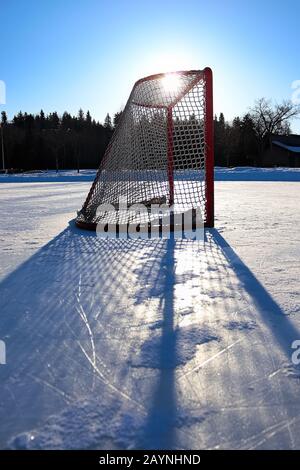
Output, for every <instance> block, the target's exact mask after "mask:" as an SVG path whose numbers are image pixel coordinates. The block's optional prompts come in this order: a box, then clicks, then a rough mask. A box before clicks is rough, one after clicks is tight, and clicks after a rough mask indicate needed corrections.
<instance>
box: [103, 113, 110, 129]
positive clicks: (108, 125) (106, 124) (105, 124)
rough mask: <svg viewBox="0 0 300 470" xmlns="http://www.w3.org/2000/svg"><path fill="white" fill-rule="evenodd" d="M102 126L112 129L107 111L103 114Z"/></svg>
mask: <svg viewBox="0 0 300 470" xmlns="http://www.w3.org/2000/svg"><path fill="white" fill-rule="evenodd" d="M104 127H105V128H106V129H109V130H112V122H111V117H110V115H109V114H108V113H107V115H106V116H105V119H104Z"/></svg>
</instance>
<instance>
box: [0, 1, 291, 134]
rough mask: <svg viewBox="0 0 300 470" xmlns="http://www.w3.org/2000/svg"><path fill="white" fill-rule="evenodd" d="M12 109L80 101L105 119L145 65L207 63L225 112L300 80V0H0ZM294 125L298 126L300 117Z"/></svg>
mask: <svg viewBox="0 0 300 470" xmlns="http://www.w3.org/2000/svg"><path fill="white" fill-rule="evenodd" d="M0 6H1V8H0V24H1V55H0V57H1V62H0V64H1V67H0V80H4V81H5V83H6V104H5V105H1V106H0V108H1V110H2V109H5V110H6V111H7V112H8V114H9V117H12V115H13V114H14V113H16V112H18V111H19V110H20V109H21V110H23V111H27V112H33V113H35V112H39V110H40V109H41V108H43V109H44V111H45V112H51V111H54V110H57V111H58V112H59V113H62V112H63V111H64V110H68V111H70V112H71V113H73V114H76V113H77V111H78V109H79V108H80V107H82V108H83V109H84V110H85V111H86V110H87V109H89V110H90V111H91V113H92V115H93V116H94V117H95V118H96V119H99V120H100V121H103V120H104V117H105V114H106V113H107V112H109V113H110V114H113V113H114V112H116V111H118V110H119V109H120V108H121V107H122V106H124V105H125V103H126V100H127V97H128V95H129V92H130V90H131V87H132V85H133V83H134V82H135V81H136V80H137V79H138V78H141V77H143V76H145V75H148V74H152V73H156V72H164V71H171V70H176V69H189V68H193V69H195V68H196V69H200V68H204V67H205V66H210V67H211V68H212V69H213V72H214V97H215V112H217V113H219V112H220V111H223V112H224V113H225V117H226V118H227V119H231V118H232V117H234V116H235V115H240V114H243V113H244V112H246V111H247V110H248V108H249V106H251V105H252V104H253V102H254V100H255V99H257V98H260V97H262V96H264V97H267V98H273V99H274V100H277V101H281V100H282V99H289V98H291V96H292V92H293V90H292V88H291V84H292V82H293V81H295V80H300V67H299V46H300V28H299V17H300V4H299V2H297V1H294V0H286V1H285V2H274V1H268V0H264V1H262V0H260V1H257V0H253V1H243V2H241V1H236V0H227V1H226V0H223V1H219V0H217V1H211V2H209V1H207V0H206V1H202V0H184V1H183V0H181V1H177V0H172V1H169V0H160V1H157V0H151V1H143V0H139V1H138V0H111V1H108V0H105V1H103V0H73V1H71V0H44V1H40V0H39V1H38V0H35V1H34V0H26V1H25V0H23V1H22V0H10V1H5V0H0ZM293 130H294V131H297V132H300V124H299V122H295V123H294V125H293Z"/></svg>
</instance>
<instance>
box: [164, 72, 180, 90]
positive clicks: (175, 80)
mask: <svg viewBox="0 0 300 470" xmlns="http://www.w3.org/2000/svg"><path fill="white" fill-rule="evenodd" d="M162 83H163V87H164V89H165V90H166V91H167V92H169V93H175V92H176V91H177V90H178V89H179V87H180V78H179V76H178V75H176V73H174V74H173V73H172V74H167V75H165V76H164V78H163V79H162Z"/></svg>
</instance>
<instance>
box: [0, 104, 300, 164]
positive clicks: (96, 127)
mask: <svg viewBox="0 0 300 470" xmlns="http://www.w3.org/2000/svg"><path fill="white" fill-rule="evenodd" d="M257 106H258V113H256V114H255V113H252V114H249V113H248V114H245V115H244V116H243V117H242V118H240V117H236V118H234V119H233V121H232V122H230V123H229V122H227V121H226V120H225V117H224V114H223V113H220V115H219V116H215V118H214V139H215V165H217V166H228V167H230V166H260V164H261V155H262V151H263V149H264V147H265V146H266V145H267V144H268V138H269V135H271V133H272V132H273V131H276V133H281V134H285V135H287V134H289V133H290V127H289V123H288V121H285V120H284V119H287V118H288V117H289V114H288V113H290V114H291V112H293V113H295V111H294V108H293V106H292V105H288V106H287V105H285V106H286V107H285V108H284V113H285V114H284V113H282V106H281V107H280V108H279V112H280V113H281V114H280V113H279V112H278V110H277V109H276V110H275V112H273V115H272V109H271V108H270V105H269V104H268V102H267V101H265V100H264V99H262V100H261V101H260V102H258V104H257ZM262 106H263V107H265V108H266V112H267V113H268V116H271V119H269V123H270V125H269V126H267V127H266V125H265V123H266V120H265V119H264V120H263V124H262V123H261V121H262V120H261V119H260V115H261V109H262ZM255 110H256V108H254V111H255ZM263 111H264V108H263ZM121 114H122V111H120V112H119V113H116V114H115V115H114V117H113V119H112V118H111V117H110V115H109V114H107V115H106V118H105V120H104V123H103V124H102V123H99V122H98V121H96V120H95V119H93V118H92V116H91V114H90V112H89V111H87V112H86V113H84V112H83V110H82V109H80V110H79V112H78V114H77V116H72V115H71V114H70V113H68V112H64V113H63V115H62V116H60V115H58V113H57V112H53V113H50V114H47V115H45V113H44V112H43V111H41V112H40V113H39V114H36V115H34V114H27V113H22V112H21V111H20V112H19V113H18V114H17V115H15V116H14V117H13V119H12V120H11V121H8V119H7V115H6V113H5V111H2V113H1V127H2V129H1V131H2V133H3V145H4V154H5V168H6V169H8V171H16V170H17V171H30V170H48V169H56V170H62V169H71V168H77V169H78V171H79V169H80V168H98V166H99V162H100V161H101V158H102V157H103V155H104V152H105V149H106V146H107V144H108V142H109V141H110V139H111V137H112V134H113V131H114V128H115V127H116V125H117V124H118V122H119V119H120V117H121ZM282 114H283V115H284V116H285V117H284V119H282ZM278 115H280V116H281V120H279V121H278V118H277V116H278ZM257 116H258V118H257ZM274 122H275V123H276V125H275V126H274V125H273V123H274Z"/></svg>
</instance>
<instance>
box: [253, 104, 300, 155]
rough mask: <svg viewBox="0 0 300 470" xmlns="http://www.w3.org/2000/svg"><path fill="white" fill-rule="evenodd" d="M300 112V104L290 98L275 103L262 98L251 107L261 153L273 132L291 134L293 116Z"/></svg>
mask: <svg viewBox="0 0 300 470" xmlns="http://www.w3.org/2000/svg"><path fill="white" fill-rule="evenodd" d="M299 113H300V106H298V105H295V104H293V103H292V102H291V101H289V100H284V101H283V102H282V103H281V104H274V105H273V103H272V101H270V100H267V99H266V98H260V99H259V100H257V101H256V102H255V104H254V106H253V107H252V108H251V109H250V116H251V119H252V120H253V124H254V131H255V134H256V138H257V140H258V144H259V150H260V154H261V153H262V151H263V149H264V145H265V144H266V142H267V139H268V138H269V137H270V136H271V135H272V134H289V132H290V124H289V121H290V119H291V118H293V117H296V116H297V115H298V114H299Z"/></svg>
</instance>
